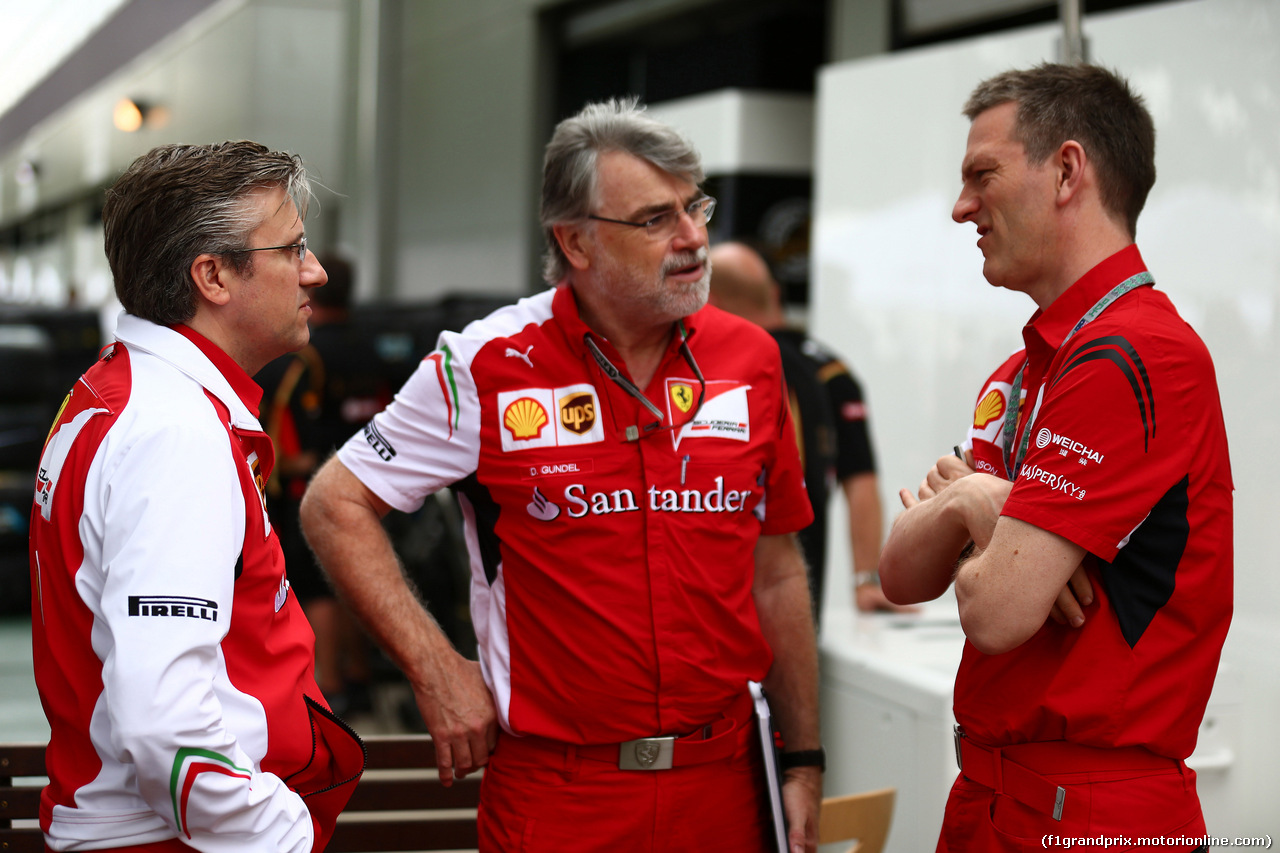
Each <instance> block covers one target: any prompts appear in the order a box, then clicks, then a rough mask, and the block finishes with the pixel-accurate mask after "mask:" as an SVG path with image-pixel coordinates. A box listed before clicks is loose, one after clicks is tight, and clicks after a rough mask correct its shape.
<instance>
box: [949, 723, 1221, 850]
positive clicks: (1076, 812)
mask: <svg viewBox="0 0 1280 853" xmlns="http://www.w3.org/2000/svg"><path fill="white" fill-rule="evenodd" d="M1052 747H1053V745H1052V744H1024V745H1022V746H1021V747H1008V748H1006V749H1005V750H1004V753H1005V755H1006V756H1007V757H1008V758H1009V759H1010V760H1013V761H1015V762H1017V763H1018V764H1019V765H1021V766H1025V767H1029V768H1030V769H1032V770H1034V771H1036V772H1038V773H1039V774H1041V775H1042V776H1043V777H1044V778H1045V779H1047V780H1049V782H1051V783H1052V784H1053V785H1057V786H1061V787H1062V788H1063V789H1065V791H1066V797H1065V801H1064V808H1063V812H1062V819H1061V820H1060V821H1058V820H1054V819H1053V817H1052V816H1051V815H1050V814H1049V813H1047V812H1046V811H1045V810H1044V809H1041V808H1031V807H1029V806H1028V805H1026V804H1024V803H1023V802H1019V800H1018V799H1015V797H1014V796H1011V795H1010V794H1009V793H1008V792H997V791H995V790H993V789H992V788H991V787H988V786H987V785H981V784H978V783H977V782H974V781H972V780H970V779H968V778H966V777H965V775H964V774H963V773H961V775H960V777H959V778H957V779H956V782H955V784H954V785H953V786H952V788H951V796H950V798H949V799H948V800H947V810H946V816H945V817H944V819H943V824H942V834H941V837H940V838H939V839H938V847H937V853H961V851H982V853H989V851H990V853H1026V851H1032V850H1036V851H1044V850H1053V849H1054V848H1055V847H1056V848H1061V849H1069V846H1071V847H1078V846H1081V844H1080V842H1079V841H1078V839H1083V838H1090V839H1094V843H1095V846H1096V845H1097V841H1098V839H1099V837H1100V836H1106V837H1109V838H1111V839H1127V840H1128V841H1127V842H1126V841H1124V840H1120V841H1113V843H1112V844H1111V845H1110V846H1112V847H1114V848H1116V849H1124V850H1149V851H1157V850H1158V851H1161V853H1164V852H1165V851H1170V850H1183V851H1192V850H1196V849H1197V848H1198V847H1199V842H1198V841H1197V842H1192V843H1186V844H1162V843H1160V840H1159V839H1161V838H1187V839H1193V838H1200V837H1203V836H1204V835H1205V834H1206V833H1205V824H1204V816H1203V815H1202V813H1201V811H1200V798H1199V797H1198V796H1197V795H1196V774H1195V771H1194V770H1191V769H1190V768H1188V767H1187V766H1186V765H1185V764H1183V763H1182V762H1180V761H1174V760H1172V759H1168V760H1167V765H1166V766H1165V767H1163V768H1156V769H1153V768H1151V767H1144V768H1141V769H1134V770H1126V769H1123V768H1122V767H1116V766H1112V767H1109V768H1107V769H1101V770H1100V769H1098V768H1097V767H1096V766H1095V767H1093V768H1090V767H1088V766H1085V765H1084V764H1082V763H1081V762H1080V761H1079V760H1078V758H1079V757H1078V756H1076V755H1073V754H1069V755H1066V756H1064V755H1062V754H1061V753H1058V752H1056V751H1055V750H1053V749H1052ZM966 761H967V759H966ZM1073 765H1075V766H1073ZM966 767H968V764H966ZM1005 778H1009V777H1008V775H1007V774H1006V776H1005ZM1140 838H1155V839H1157V841H1156V843H1155V844H1138V843H1137V840H1138V839H1140ZM1073 842H1074V843H1073Z"/></svg>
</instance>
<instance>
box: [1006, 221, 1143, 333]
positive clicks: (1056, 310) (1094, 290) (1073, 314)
mask: <svg viewBox="0 0 1280 853" xmlns="http://www.w3.org/2000/svg"><path fill="white" fill-rule="evenodd" d="M1146 270H1147V265H1146V264H1145V263H1144V262H1143V260H1142V254H1141V253H1140V252H1139V251H1138V245H1137V244H1136V243H1130V244H1129V245H1128V246H1126V247H1124V248H1123V249H1121V250H1120V251H1118V252H1116V253H1115V254H1114V255H1112V256H1110V257H1109V258H1107V259H1106V260H1104V261H1102V262H1101V263H1099V264H1098V265H1097V266H1095V267H1094V268H1093V269H1091V270H1089V271H1088V272H1087V273H1085V274H1084V275H1082V276H1081V277H1080V278H1079V280H1077V281H1076V283H1075V284H1073V285H1071V286H1070V287H1069V288H1067V290H1066V291H1065V292H1064V293H1063V294H1062V295H1061V296H1059V297H1058V298H1057V299H1055V300H1054V301H1053V304H1052V305H1050V306H1049V307H1048V308H1046V309H1044V310H1043V311H1036V313H1035V314H1032V315H1031V319H1030V320H1028V321H1027V325H1026V326H1025V327H1024V328H1023V330H1022V338H1023V341H1025V342H1026V344H1027V346H1028V347H1030V346H1032V345H1033V344H1034V343H1035V342H1037V341H1039V342H1040V343H1041V344H1043V345H1045V346H1047V347H1048V348H1049V349H1051V350H1057V349H1058V347H1060V346H1062V342H1063V340H1064V339H1065V338H1066V337H1067V335H1068V334H1069V333H1070V332H1071V330H1072V328H1074V327H1075V324H1076V323H1078V322H1080V318H1081V317H1083V316H1084V315H1085V312H1087V311H1088V310H1089V309H1090V308H1092V307H1093V306H1094V305H1095V304H1096V303H1097V301H1098V300H1099V299H1101V298H1102V297H1103V296H1106V295H1107V293H1108V292H1110V290H1111V289H1112V288H1113V287H1115V286H1116V285H1117V284H1119V283H1120V282H1122V281H1124V280H1125V279H1127V278H1129V277H1131V276H1134V275H1137V274H1138V273H1140V272H1146Z"/></svg>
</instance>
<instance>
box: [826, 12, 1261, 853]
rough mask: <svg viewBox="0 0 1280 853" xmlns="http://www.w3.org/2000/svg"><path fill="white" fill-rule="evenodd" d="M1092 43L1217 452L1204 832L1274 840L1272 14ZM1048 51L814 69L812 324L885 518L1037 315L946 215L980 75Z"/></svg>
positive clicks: (934, 54)
mask: <svg viewBox="0 0 1280 853" xmlns="http://www.w3.org/2000/svg"><path fill="white" fill-rule="evenodd" d="M1084 28H1085V34H1086V36H1087V37H1088V39H1089V46H1090V50H1091V57H1092V58H1093V60H1094V61H1096V62H1099V63H1100V64H1104V65H1107V66H1110V67H1114V68H1116V69H1118V70H1119V71H1120V72H1121V73H1123V74H1125V75H1126V76H1128V77H1129V78H1130V80H1131V81H1132V83H1133V84H1134V85H1135V87H1136V88H1137V89H1138V90H1139V91H1140V92H1141V93H1142V94H1143V95H1144V96H1145V98H1146V99H1147V103H1148V105H1149V107H1150V109H1151V112H1152V114H1153V116H1154V118H1155V122H1156V127H1157V158H1156V159H1157V169H1158V174H1159V177H1158V180H1157V182H1156V186H1155V189H1154V190H1153V191H1152V193H1151V196H1150V199H1149V200H1148V203H1147V208H1146V211H1145V212H1144V214H1143V215H1142V217H1141V219H1140V220H1139V224H1138V243H1139V245H1140V247H1141V248H1142V251H1143V255H1144V256H1145V258H1146V260H1147V263H1148V265H1149V266H1150V268H1151V270H1152V272H1153V273H1154V275H1155V277H1156V282H1157V286H1158V287H1160V288H1162V289H1163V290H1165V291H1166V292H1168V293H1169V294H1170V295H1171V297H1172V298H1173V300H1174V302H1175V304H1176V305H1177V306H1178V308H1179V310H1180V311H1181V313H1182V314H1183V316H1184V317H1185V318H1186V319H1187V320H1188V321H1189V322H1191V324H1192V325H1193V326H1195V328H1196V329H1197V330H1198V331H1199V333H1200V334H1201V336H1202V337H1203V338H1204V340H1205V342H1206V343H1207V344H1208V346H1209V349H1210V351H1211V352H1212V353H1213V355H1214V360H1215V363H1216V365H1217V370H1218V379H1219V384H1220V388H1221V393H1222V399H1223V408H1224V411H1225V415H1226V421H1227V429H1228V434H1229V439H1230V443H1231V451H1232V460H1233V463H1234V476H1235V483H1236V498H1235V507H1236V537H1235V539H1236V580H1235V584H1236V617H1235V621H1234V623H1233V626H1232V631H1231V635H1230V637H1229V638H1228V641H1227V647H1226V650H1225V652H1224V660H1225V661H1228V662H1229V663H1230V669H1231V671H1232V672H1233V673H1235V674H1236V675H1238V676H1239V678H1238V680H1237V679H1235V678H1232V679H1231V682H1232V686H1231V689H1230V691H1229V693H1230V695H1229V696H1225V695H1221V696H1219V698H1220V699H1222V700H1225V701H1226V702H1227V704H1228V706H1229V707H1230V713H1231V715H1234V716H1231V720H1232V724H1231V725H1232V734H1231V736H1230V737H1228V738H1226V739H1225V740H1218V739H1216V736H1215V739H1214V741H1213V754H1214V756H1215V758H1214V760H1213V761H1211V762H1209V763H1208V764H1206V766H1205V767H1204V768H1203V769H1202V770H1201V779H1202V789H1203V791H1204V792H1205V796H1204V799H1205V802H1206V811H1207V812H1211V815H1210V819H1211V821H1216V823H1211V827H1210V831H1211V832H1214V833H1217V834H1226V833H1231V834H1235V835H1245V834H1255V835H1256V834H1265V833H1267V832H1271V833H1272V834H1273V835H1274V833H1275V830H1276V825H1275V821H1274V815H1275V814H1276V806H1275V803H1276V802H1277V799H1278V798H1280V769H1278V768H1280V735H1278V734H1277V728H1276V726H1275V718H1276V710H1275V709H1276V708H1277V707H1280V656H1278V655H1277V654H1276V650H1277V649H1280V620H1277V617H1276V612H1277V608H1280V571H1277V557H1276V555H1277V553H1278V552H1280V524H1277V523H1276V522H1277V520H1278V516H1280V510H1278V509H1277V503H1276V499H1275V496H1274V492H1275V489H1274V486H1273V483H1274V476H1273V474H1272V471H1271V468H1272V467H1273V466H1272V465H1271V464H1269V462H1270V459H1271V457H1272V454H1273V452H1274V450H1275V448H1276V447H1280V381H1278V380H1277V378H1276V377H1277V374H1278V373H1280V352H1278V351H1277V349H1278V348H1277V339H1278V333H1277V318H1278V315H1280V3H1277V2H1274V0H1190V1H1189V2H1171V3H1164V4H1155V5H1149V6H1142V7H1139V8H1137V9H1134V10H1129V11H1124V12H1119V13H1109V14H1105V15H1104V14H1098V15H1089V16H1088V17H1087V18H1086V20H1085V27H1084ZM1058 37H1059V29H1058V28H1057V27H1056V26H1050V25H1046V26H1043V27H1036V28H1028V29H1022V30H1017V31H1013V32H1010V33H1004V34H999V35H996V36H992V37H988V38H982V39H975V40H970V41H966V42H962V43H954V44H947V45H943V46H938V47H930V48H924V49H920V50H914V51H909V52H904V53H900V54H893V55H887V56H881V57H875V58H870V59H865V60H857V61H852V62H848V63H842V64H838V65H833V66H829V67H827V68H825V69H824V70H823V72H822V73H821V76H820V79H819V92H818V102H817V131H816V137H817V138H816V154H815V193H816V199H815V216H816V218H815V232H814V258H813V260H814V263H813V269H814V276H815V278H814V286H813V291H812V305H811V324H810V325H811V330H812V331H813V333H814V334H815V336H816V337H817V338H819V339H820V340H823V341H826V342H828V343H829V344H830V345H832V346H833V347H834V348H835V349H837V350H838V351H840V352H842V353H843V354H844V355H846V356H847V357H848V360H849V361H850V363H851V365H852V367H853V368H854V370H855V372H857V373H858V374H859V375H860V376H861V377H862V379H863V382H864V385H865V387H866V390H867V393H868V396H869V401H870V411H871V418H872V426H873V430H874V435H875V437H876V443H877V450H878V453H879V458H880V462H881V481H882V489H883V492H884V494H883V497H884V500H885V501H886V506H887V508H888V510H889V511H888V512H887V514H886V515H887V521H891V520H892V518H893V516H894V515H895V514H896V512H897V511H898V507H899V504H898V501H897V498H896V492H897V489H898V488H899V487H902V486H910V487H912V488H914V486H915V485H916V484H918V483H919V481H920V479H921V477H922V476H923V474H924V473H925V471H926V470H927V469H928V468H929V466H930V465H931V464H932V463H933V461H934V460H935V459H936V458H937V457H938V456H939V455H942V454H946V453H949V452H951V448H952V445H954V444H955V443H956V442H957V441H959V440H960V439H961V438H962V437H963V436H964V433H965V429H966V426H967V423H968V421H969V418H970V417H971V414H972V407H973V403H974V397H975V395H976V392H977V390H978V386H979V385H980V383H981V382H982V380H983V379H985V378H986V376H987V375H988V373H989V372H990V370H991V369H992V368H994V366H995V365H996V364H997V363H998V362H999V360H1000V359H1002V358H1003V357H1004V356H1006V355H1007V354H1008V353H1009V352H1010V351H1012V350H1013V349H1014V348H1015V347H1017V346H1019V345H1020V330H1021V326H1022V324H1023V323H1024V322H1025V320H1026V319H1027V318H1028V317H1029V316H1030V314H1031V312H1032V310H1033V308H1034V306H1033V304H1032V303H1031V301H1030V300H1029V299H1027V298H1026V297H1025V296H1023V295H1021V294H1017V293H1010V292H1006V291H1000V290H996V289H993V288H992V287H991V286H990V285H988V284H987V283H986V281H985V280H984V279H983V278H982V274H981V267H982V256H981V253H980V252H979V251H978V249H977V247H976V246H975V241H976V235H975V233H974V228H973V226H972V225H964V226H959V225H956V224H955V223H953V222H952V221H951V219H950V214H951V207H952V204H953V203H954V200H955V196H956V193H957V192H958V190H959V186H960V180H959V169H960V159H961V156H962V154H963V151H964V145H965V136H966V134H967V132H968V121H967V120H966V119H965V118H964V117H963V116H961V115H960V109H961V107H962V105H963V103H964V101H965V99H966V97H967V96H968V94H969V92H970V91H971V90H972V88H973V87H974V85H976V84H977V83H978V82H979V81H980V80H982V79H984V78H986V77H988V76H990V75H992V74H995V73H998V72H1000V71H1002V70H1005V69H1007V68H1010V67H1021V66H1026V65H1030V64H1034V63H1037V62H1040V61H1044V60H1051V59H1053V58H1055V57H1056V51H1057V40H1058ZM833 521H835V522H836V524H837V526H836V527H835V528H834V529H833V531H832V534H831V547H832V553H831V558H832V563H833V565H832V569H831V582H830V583H829V584H828V597H827V610H828V623H827V624H828V629H827V630H826V631H825V633H824V637H823V647H824V656H825V658H826V659H827V660H832V659H834V658H833V656H835V658H840V657H845V658H847V657H848V652H849V650H850V648H852V647H853V645H854V644H856V643H857V637H856V632H854V633H852V634H851V633H850V632H848V631H845V632H842V633H841V632H838V631H836V630H834V628H833V627H832V626H837V625H839V624H841V619H840V618H837V619H834V620H832V619H831V617H832V616H837V617H841V616H843V615H846V614H847V611H848V609H849V607H848V604H847V602H848V601H849V594H848V588H847V584H848V581H847V573H846V572H845V571H842V569H843V568H847V566H848V554H847V545H846V544H845V542H844V536H843V535H842V532H841V531H842V529H843V521H842V520H841V519H839V517H838V516H833ZM855 621H856V620H855ZM1222 686H1224V685H1220V687H1222ZM828 687H831V685H828ZM837 692H838V691H834V690H831V689H829V690H827V692H826V693H824V696H827V697H830V696H834V695H836V694H837ZM1219 692H1220V694H1221V693H1223V691H1219ZM847 716H848V715H846V714H843V713H842V711H841V709H840V708H839V707H838V706H837V705H832V704H830V703H829V704H828V705H827V706H826V707H824V726H825V728H826V729H827V731H828V732H829V735H828V737H836V738H847V736H848V735H849V731H850V729H851V727H852V728H854V729H856V727H857V726H858V725H859V722H858V721H857V720H851V719H847ZM1204 741H1205V736H1204V735H1202V745H1205V744H1204ZM833 781H834V779H833ZM829 793H832V792H829ZM890 849H895V848H893V846H892V845H891V848H890ZM899 849H906V848H899ZM921 849H923V848H921Z"/></svg>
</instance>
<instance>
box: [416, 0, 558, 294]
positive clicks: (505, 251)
mask: <svg viewBox="0 0 1280 853" xmlns="http://www.w3.org/2000/svg"><path fill="white" fill-rule="evenodd" d="M538 5H539V3H537V2H535V0H484V2H467V3H441V2H433V3H416V2H408V3H405V4H404V9H403V13H404V32H405V34H406V38H405V40H404V42H403V44H402V45H401V50H402V57H401V61H402V75H401V80H400V86H401V87H402V91H401V96H400V105H401V106H400V114H399V116H398V121H399V123H400V132H399V140H400V142H399V176H400V180H399V188H398V190H397V193H398V195H399V198H398V202H397V205H396V209H397V212H398V213H397V221H396V222H395V223H394V226H393V227H395V228H396V229H397V231H398V233H399V235H400V241H401V245H400V249H399V253H398V258H397V261H396V262H397V295H399V296H401V297H418V298H423V297H431V296H439V295H442V294H444V293H448V292H451V291H471V292H481V293H522V292H525V290H526V289H527V287H528V284H529V282H530V277H531V274H536V269H537V267H536V264H535V263H534V261H533V259H534V257H535V254H534V253H535V252H536V250H537V249H536V247H531V242H532V241H531V236H530V235H532V234H533V233H534V231H533V223H534V222H536V219H537V214H538V202H537V198H536V192H535V189H536V185H535V184H534V183H533V182H532V181H531V178H530V176H531V175H534V174H540V172H541V161H540V160H539V159H538V158H537V156H536V154H535V152H536V151H537V149H538V147H539V146H540V145H541V144H543V143H544V142H545V140H538V139H535V127H536V124H537V122H536V120H535V107H536V103H537V94H538V93H537V85H536V83H537V55H536V46H537V29H538V28H537V10H536V7H537V6H538Z"/></svg>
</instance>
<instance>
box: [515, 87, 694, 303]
mask: <svg viewBox="0 0 1280 853" xmlns="http://www.w3.org/2000/svg"><path fill="white" fill-rule="evenodd" d="M607 151H622V152H625V153H627V154H631V155H632V156H635V157H638V158H640V159H641V160H646V161H648V162H650V163H652V164H653V165H655V166H657V167H658V168H659V169H661V170H663V171H664V172H667V173H669V174H672V175H677V176H679V177H681V178H684V179H686V180H688V181H690V182H692V183H693V184H695V185H701V184H702V182H703V180H704V179H705V177H706V176H705V175H704V174H703V171H702V158H701V157H700V156H699V155H698V151H697V149H695V148H694V147H693V144H692V143H691V142H689V140H688V139H686V138H685V137H684V136H683V135H681V133H680V132H679V131H677V130H676V129H675V128H673V127H670V126H668V125H665V124H663V123H662V122H660V121H658V120H657V119H655V118H652V117H650V116H648V115H646V114H645V112H644V107H643V106H641V105H640V104H639V99H638V98H636V97H628V98H622V99H618V98H610V99H609V100H607V101H602V102H600V103H592V104H587V105H586V106H585V107H583V108H582V111H581V112H579V113H578V114H577V115H575V116H571V117H570V118H567V119H565V120H564V121H562V122H560V123H559V124H558V125H556V129H555V133H553V134H552V136H551V141H550V142H548V143H547V152H546V156H545V158H544V160H543V166H542V209H541V213H540V217H539V220H540V222H541V223H542V230H543V234H544V236H545V237H546V241H547V250H546V254H545V255H544V256H543V261H542V277H543V279H544V280H546V282H547V283H548V284H555V283H556V282H558V281H560V279H562V278H564V276H565V275H566V274H567V273H568V271H569V262H568V259H567V258H566V257H565V256H564V252H563V251H561V249H560V244H559V243H557V242H556V236H555V233H554V231H553V230H552V229H553V228H554V226H556V225H557V224H559V223H562V222H572V221H575V220H579V219H584V218H585V217H587V216H588V215H589V214H590V213H591V208H592V205H593V204H594V203H595V200H596V198H595V195H596V167H597V163H598V161H599V157H600V154H602V153H604V152H607Z"/></svg>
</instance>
